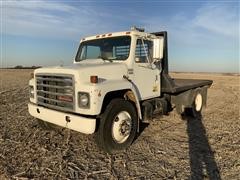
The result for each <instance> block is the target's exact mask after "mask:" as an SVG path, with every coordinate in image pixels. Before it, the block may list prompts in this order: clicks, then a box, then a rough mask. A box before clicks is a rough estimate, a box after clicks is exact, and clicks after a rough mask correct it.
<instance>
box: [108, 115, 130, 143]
mask: <svg viewBox="0 0 240 180" xmlns="http://www.w3.org/2000/svg"><path fill="white" fill-rule="evenodd" d="M131 128H132V118H131V116H130V114H129V113H128V112H126V111H121V112H120V113H118V114H117V115H116V116H115V118H114V120H113V124H112V137H113V139H114V141H115V142H117V143H124V142H125V141H126V140H127V139H128V137H129V136H130V132H131Z"/></svg>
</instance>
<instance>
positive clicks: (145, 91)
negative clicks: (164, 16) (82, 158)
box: [28, 27, 212, 153]
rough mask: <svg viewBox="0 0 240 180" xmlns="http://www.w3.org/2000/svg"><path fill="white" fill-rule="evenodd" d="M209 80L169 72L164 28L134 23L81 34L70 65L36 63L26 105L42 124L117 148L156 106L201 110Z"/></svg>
mask: <svg viewBox="0 0 240 180" xmlns="http://www.w3.org/2000/svg"><path fill="white" fill-rule="evenodd" d="M211 84H212V81H211V80H193V79H173V78H171V77H170V76H169V74H168V48H167V32H165V31H164V32H156V33H147V32H145V31H144V30H143V29H140V28H136V27H133V28H131V30H130V31H124V32H113V33H106V34H99V35H95V36H90V37H86V38H83V39H81V42H80V46H79V49H78V51H77V55H76V57H75V60H74V64H73V65H71V66H56V67H44V68H39V69H36V70H35V71H34V73H33V76H32V79H31V80H30V81H29V88H30V102H29V104H28V110H29V113H30V114H31V115H32V116H34V117H36V118H37V119H39V120H40V122H42V123H44V124H45V125H47V124H49V123H50V124H55V125H58V126H62V127H67V128H69V129H72V130H75V131H78V132H81V133H85V134H93V133H95V137H96V142H97V144H98V145H99V147H100V148H101V149H103V150H104V151H106V152H108V153H115V152H116V151H118V150H122V149H126V148H127V147H129V146H130V145H131V143H132V142H133V140H134V138H135V137H136V135H137V133H138V131H139V125H140V124H141V122H143V121H150V120H151V119H152V116H153V114H154V113H156V112H157V113H159V114H163V115H164V114H167V113H168V112H170V111H171V110H173V109H174V108H176V110H177V112H178V113H179V114H182V113H184V112H185V111H186V109H188V112H191V113H192V115H198V114H200V113H201V110H202V108H203V107H204V106H206V99H207V89H208V87H210V86H211ZM189 109H190V111H189Z"/></svg>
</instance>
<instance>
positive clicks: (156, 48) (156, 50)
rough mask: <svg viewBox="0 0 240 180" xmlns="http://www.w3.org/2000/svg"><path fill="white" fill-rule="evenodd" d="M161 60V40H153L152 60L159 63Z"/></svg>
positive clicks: (160, 38)
mask: <svg viewBox="0 0 240 180" xmlns="http://www.w3.org/2000/svg"><path fill="white" fill-rule="evenodd" d="M162 58H163V38H162V37H159V38H158V39H154V40H153V60H154V61H155V62H157V61H160V60H161V59H162Z"/></svg>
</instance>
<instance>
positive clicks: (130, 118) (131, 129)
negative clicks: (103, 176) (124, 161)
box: [95, 99, 137, 154]
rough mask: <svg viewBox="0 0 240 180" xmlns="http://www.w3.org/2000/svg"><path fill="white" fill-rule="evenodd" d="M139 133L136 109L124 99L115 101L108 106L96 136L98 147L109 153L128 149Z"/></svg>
mask: <svg viewBox="0 0 240 180" xmlns="http://www.w3.org/2000/svg"><path fill="white" fill-rule="evenodd" d="M136 133H137V114H136V110H135V107H134V106H133V105H132V104H131V103H130V102H129V101H126V100H124V99H114V100H112V101H111V102H110V103H109V105H108V106H107V108H106V110H105V112H104V114H103V115H102V117H101V119H100V125H99V128H98V130H97V132H96V134H95V139H96V142H97V144H98V146H99V147H100V148H101V149H103V150H104V151H106V152H107V153H110V154H112V153H114V152H115V151H118V150H123V149H126V148H127V147H129V146H130V145H131V143H132V142H133V140H134V138H135V136H136Z"/></svg>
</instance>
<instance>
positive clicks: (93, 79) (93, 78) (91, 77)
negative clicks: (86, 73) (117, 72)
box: [90, 76, 98, 83]
mask: <svg viewBox="0 0 240 180" xmlns="http://www.w3.org/2000/svg"><path fill="white" fill-rule="evenodd" d="M90 82H91V83H98V76H90Z"/></svg>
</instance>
